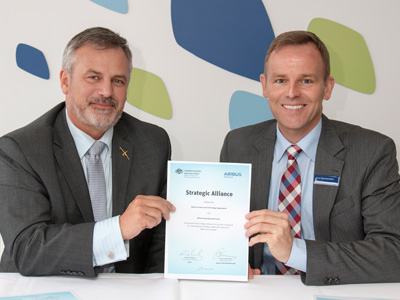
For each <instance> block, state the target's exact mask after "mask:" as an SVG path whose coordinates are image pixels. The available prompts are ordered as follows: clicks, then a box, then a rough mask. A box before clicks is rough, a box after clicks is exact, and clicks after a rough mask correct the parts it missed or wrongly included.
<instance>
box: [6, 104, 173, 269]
mask: <svg viewBox="0 0 400 300" xmlns="http://www.w3.org/2000/svg"><path fill="white" fill-rule="evenodd" d="M64 106H65V105H64V103H61V104H59V105H57V106H56V107H55V108H53V109H52V110H50V111H49V112H47V113H46V114H44V115H43V116H42V117H40V118H39V119H37V120H36V121H34V122H33V123H31V124H29V125H27V126H26V127H24V128H22V129H19V130H16V131H14V132H12V133H10V134H7V135H5V136H3V137H2V138H1V139H0V233H1V235H2V237H3V240H4V244H5V250H4V253H3V256H2V259H1V263H0V271H1V272H20V273H21V274H23V275H57V274H67V275H81V276H96V275H97V271H98V270H97V268H93V263H92V256H93V255H92V253H93V251H92V250H93V246H92V245H93V228H94V218H93V212H92V207H91V202H90V197H89V191H88V188H87V184H86V180H85V175H84V172H83V169H82V165H81V162H80V160H79V157H78V152H77V150H76V147H75V143H74V140H73V138H72V135H71V134H70V132H69V129H68V127H67V123H66V117H65V109H64ZM120 147H121V148H122V149H124V150H125V151H128V156H129V160H128V159H127V158H126V157H124V156H122V152H121V150H120ZM170 150H171V149H170V141H169V138H168V135H167V133H166V132H165V131H164V130H163V129H161V128H159V127H157V126H155V125H152V124H148V123H145V122H142V121H139V120H137V119H135V118H133V117H131V116H129V115H127V114H125V113H123V114H122V117H121V119H120V120H119V121H118V123H117V124H116V125H115V127H114V135H113V140H112V176H113V178H112V182H113V212H112V215H113V216H115V215H121V214H122V213H123V212H124V211H125V209H126V208H127V206H128V205H129V203H130V202H131V201H132V200H133V199H134V198H135V197H136V196H137V195H160V196H162V197H165V192H166V170H167V161H168V160H169V159H170ZM164 233H165V222H162V223H161V224H160V225H159V226H157V227H156V228H154V229H152V230H144V231H143V232H142V233H141V234H140V235H139V236H137V237H135V238H134V239H132V240H131V241H130V256H129V259H128V260H126V261H123V262H119V263H116V264H115V267H116V271H117V272H131V273H143V272H163V269H164Z"/></svg>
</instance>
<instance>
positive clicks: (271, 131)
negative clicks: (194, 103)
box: [251, 123, 276, 210]
mask: <svg viewBox="0 0 400 300" xmlns="http://www.w3.org/2000/svg"><path fill="white" fill-rule="evenodd" d="M274 124H276V123H274ZM275 141H276V126H274V125H271V126H268V127H267V129H266V130H265V131H264V132H263V135H262V136H261V137H260V138H259V139H258V140H256V141H255V143H254V147H255V149H256V150H257V154H256V155H254V157H253V158H252V163H253V174H254V176H253V178H252V181H253V182H254V184H253V189H252V191H251V192H252V193H253V199H256V201H255V202H254V203H252V205H253V206H252V207H251V210H260V209H266V208H268V198H269V185H270V180H271V169H272V161H273V159H274V147H275Z"/></svg>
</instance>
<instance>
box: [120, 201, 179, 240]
mask: <svg viewBox="0 0 400 300" xmlns="http://www.w3.org/2000/svg"><path fill="white" fill-rule="evenodd" d="M171 211H175V206H173V205H172V203H170V202H169V201H167V200H165V199H163V198H161V197H158V196H141V195H139V196H137V197H136V198H135V199H134V200H133V201H132V202H131V203H130V204H129V206H128V208H127V209H126V210H125V212H124V213H123V214H122V215H121V216H120V217H119V225H120V228H121V234H122V238H123V239H124V240H130V239H133V238H134V237H136V236H137V235H139V234H140V233H141V232H142V230H144V229H150V228H154V227H156V226H157V225H158V224H160V223H161V220H162V218H164V219H165V220H169V214H170V212H171Z"/></svg>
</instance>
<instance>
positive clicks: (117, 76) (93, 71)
mask: <svg viewBox="0 0 400 300" xmlns="http://www.w3.org/2000/svg"><path fill="white" fill-rule="evenodd" d="M85 74H95V75H101V74H102V73H101V72H98V71H95V70H92V69H89V70H87V71H86V72H85ZM112 77H113V78H120V79H124V80H127V79H128V77H127V76H126V75H124V74H116V75H113V76H112Z"/></svg>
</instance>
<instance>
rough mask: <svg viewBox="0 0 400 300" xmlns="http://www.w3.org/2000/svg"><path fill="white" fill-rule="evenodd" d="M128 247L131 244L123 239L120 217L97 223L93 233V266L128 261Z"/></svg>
mask: <svg viewBox="0 0 400 300" xmlns="http://www.w3.org/2000/svg"><path fill="white" fill-rule="evenodd" d="M127 242H128V241H127ZM127 246H129V244H127V243H125V242H124V240H123V239H122V234H121V229H120V226H119V216H116V217H113V218H110V219H105V220H103V221H99V222H96V224H95V225H94V232H93V266H102V265H105V264H110V263H114V262H117V261H121V260H126V259H127V257H128V253H129V250H128V247H127Z"/></svg>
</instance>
